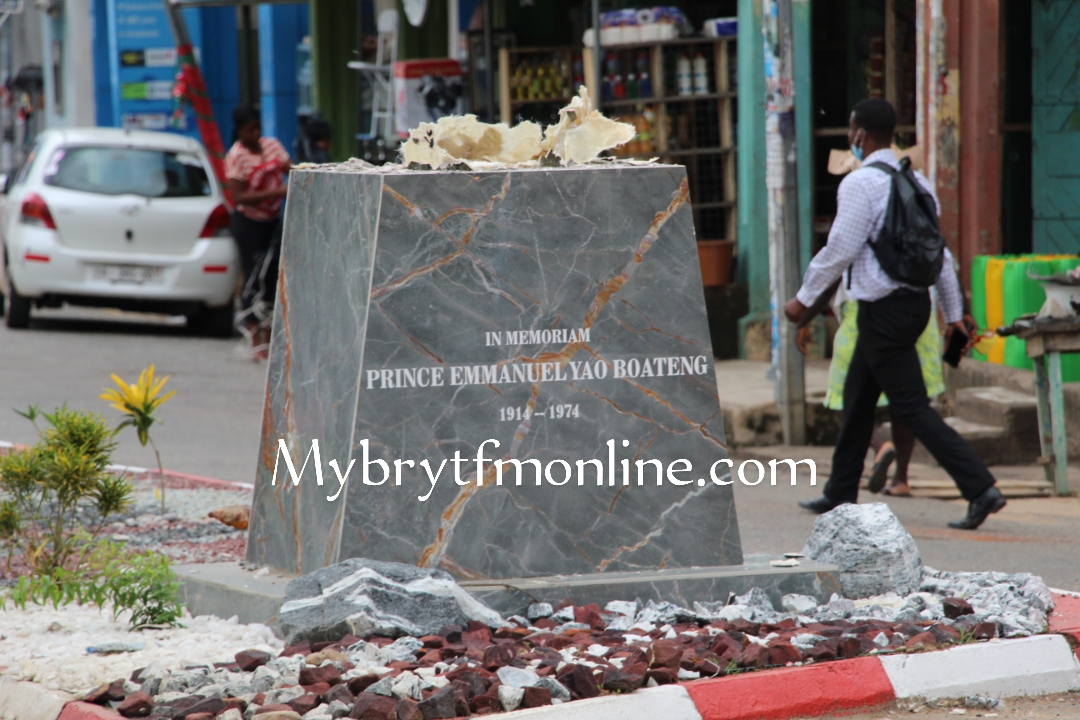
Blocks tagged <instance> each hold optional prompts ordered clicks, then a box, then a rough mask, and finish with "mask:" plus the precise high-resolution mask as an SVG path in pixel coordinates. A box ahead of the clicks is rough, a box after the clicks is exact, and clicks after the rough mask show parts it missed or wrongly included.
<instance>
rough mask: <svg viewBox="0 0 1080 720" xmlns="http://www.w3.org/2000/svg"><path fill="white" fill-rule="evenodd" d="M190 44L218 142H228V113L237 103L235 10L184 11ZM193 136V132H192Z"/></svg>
mask: <svg viewBox="0 0 1080 720" xmlns="http://www.w3.org/2000/svg"><path fill="white" fill-rule="evenodd" d="M184 19H185V20H186V21H187V25H188V32H189V33H190V34H191V42H192V44H193V45H194V46H195V48H196V55H195V57H196V58H197V59H198V61H199V69H201V70H202V74H203V80H204V81H205V82H206V92H207V94H208V95H209V96H210V104H211V105H212V106H213V108H214V119H215V120H217V124H218V131H219V132H220V133H221V142H222V143H223V144H224V145H225V149H226V150H228V149H229V145H230V144H231V141H232V131H233V128H232V111H233V108H234V107H236V105H237V103H239V102H240V50H239V47H238V43H239V40H238V38H237V32H236V8H234V7H204V8H192V9H188V10H184ZM196 134H197V131H196Z"/></svg>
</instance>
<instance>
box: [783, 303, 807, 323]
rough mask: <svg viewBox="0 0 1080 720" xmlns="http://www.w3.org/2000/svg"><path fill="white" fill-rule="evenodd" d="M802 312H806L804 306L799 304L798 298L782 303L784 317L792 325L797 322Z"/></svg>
mask: <svg viewBox="0 0 1080 720" xmlns="http://www.w3.org/2000/svg"><path fill="white" fill-rule="evenodd" d="M804 312H806V306H805V305H803V304H802V303H801V302H799V299H798V298H791V299H790V300H788V301H787V302H786V303H784V315H786V316H787V319H788V320H789V321H791V322H793V323H797V322H799V320H800V319H802V314H803V313H804Z"/></svg>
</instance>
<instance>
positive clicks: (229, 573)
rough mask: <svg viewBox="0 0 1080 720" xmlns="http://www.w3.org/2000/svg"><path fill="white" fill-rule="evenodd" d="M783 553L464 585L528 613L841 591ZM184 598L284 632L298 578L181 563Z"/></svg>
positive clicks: (826, 570) (833, 574)
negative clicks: (281, 614) (283, 615)
mask: <svg viewBox="0 0 1080 720" xmlns="http://www.w3.org/2000/svg"><path fill="white" fill-rule="evenodd" d="M774 559H776V557H775V556H768V555H750V556H747V557H746V558H745V560H746V562H745V563H744V564H742V565H725V566H721V567H695V568H678V569H671V570H654V571H642V572H620V573H595V574H590V575H554V576H547V577H532V578H510V579H506V580H499V581H498V582H496V581H492V580H466V581H463V582H462V583H461V586H462V587H464V588H465V589H466V590H468V591H469V592H471V593H472V594H474V595H476V596H477V597H478V598H480V599H481V600H483V601H484V602H485V603H487V604H488V605H490V606H491V607H492V608H494V609H496V610H498V611H500V612H503V613H524V611H525V609H526V608H527V607H528V606H529V604H531V603H534V602H552V603H558V602H560V601H562V600H563V599H565V598H567V597H569V598H573V600H574V602H575V603H576V604H578V605H587V604H589V603H597V604H599V605H601V606H603V605H604V604H606V603H607V602H609V601H611V600H633V599H635V598H641V600H642V601H647V600H658V601H659V600H668V601H671V602H674V603H676V604H679V605H683V606H685V607H690V606H691V605H693V603H694V601H695V600H699V601H704V600H727V598H728V595H729V593H736V594H741V593H744V592H746V591H748V590H749V589H750V588H752V587H760V588H762V589H763V590H765V591H766V592H768V593H769V597H770V598H772V601H773V604H774V605H776V607H780V598H781V597H783V596H784V595H787V594H788V593H798V594H801V595H813V596H815V597H816V598H818V600H820V601H822V602H827V601H828V599H829V597H830V595H832V593H834V592H839V591H840V584H839V582H838V581H837V573H839V568H838V567H837V566H835V565H825V564H822V563H815V562H813V561H810V560H807V559H805V558H803V559H801V560H800V561H799V563H800V564H799V566H798V567H773V566H771V565H770V564H769V562H770V560H774ZM176 574H177V576H178V577H179V579H180V581H181V586H180V597H181V602H183V603H184V604H185V605H187V607H188V610H190V612H191V614H192V615H217V616H218V617H223V618H229V617H232V616H233V615H236V616H237V617H238V618H239V620H240V622H243V623H253V622H257V623H263V624H265V625H269V626H270V627H271V628H272V629H273V630H274V632H275V633H276V632H278V625H277V616H278V610H279V609H280V608H281V603H282V601H283V600H284V599H285V587H286V586H287V585H288V584H289V580H291V579H292V578H293V577H294V576H292V575H288V574H286V573H282V572H278V571H276V570H271V571H270V573H269V574H267V575H262V576H259V575H256V573H255V572H252V571H250V570H246V569H244V568H242V567H240V565H239V564H238V563H205V564H200V565H179V566H177V568H176Z"/></svg>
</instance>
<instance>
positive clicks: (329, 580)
mask: <svg viewBox="0 0 1080 720" xmlns="http://www.w3.org/2000/svg"><path fill="white" fill-rule="evenodd" d="M469 620H477V621H479V622H482V623H484V624H485V625H488V626H490V627H501V626H504V625H506V623H505V622H504V621H503V619H502V618H501V617H500V616H499V614H498V613H496V612H495V611H494V610H492V609H491V608H489V607H488V606H486V605H484V604H483V603H482V602H480V601H479V600H477V599H476V598H474V597H473V596H472V595H470V594H469V593H468V592H466V591H465V590H464V589H463V588H462V587H461V586H460V585H458V584H457V583H456V582H454V579H453V578H452V577H450V575H449V574H447V573H445V572H443V571H442V570H431V569H426V568H418V567H416V566H414V565H406V564H403V563H393V562H381V561H377V560H368V559H366V558H350V559H348V560H345V561H344V562H340V563H337V564H335V565H330V566H328V567H324V568H321V569H319V570H316V571H314V572H311V573H308V574H307V575H303V576H301V577H298V578H296V579H294V580H292V581H291V582H290V583H289V585H288V587H287V588H286V590H285V602H284V603H282V605H281V612H280V615H279V622H280V625H281V631H282V634H283V635H284V636H285V640H286V643H287V644H290V645H291V644H294V643H298V642H301V641H303V640H310V641H311V642H318V641H322V640H340V639H341V637H342V636H344V635H346V634H349V633H351V634H353V635H357V636H361V637H362V636H364V635H369V634H373V633H375V634H379V635H388V636H391V637H400V636H402V635H412V636H422V635H432V634H434V633H436V632H438V631H439V629H440V628H442V627H443V626H444V625H461V626H464V625H467V624H468V621H469Z"/></svg>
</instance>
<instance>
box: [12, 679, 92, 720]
mask: <svg viewBox="0 0 1080 720" xmlns="http://www.w3.org/2000/svg"><path fill="white" fill-rule="evenodd" d="M70 700H71V696H70V695H68V694H67V693H61V692H54V691H52V690H46V689H45V688H43V687H42V686H41V685H38V684H36V683H32V682H18V681H16V680H11V679H10V678H0V719H2V720H57V718H58V717H59V716H60V713H61V712H62V711H63V710H64V708H65V706H66V705H70V704H71V703H70V702H69V701H70ZM72 720H74V718H72Z"/></svg>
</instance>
